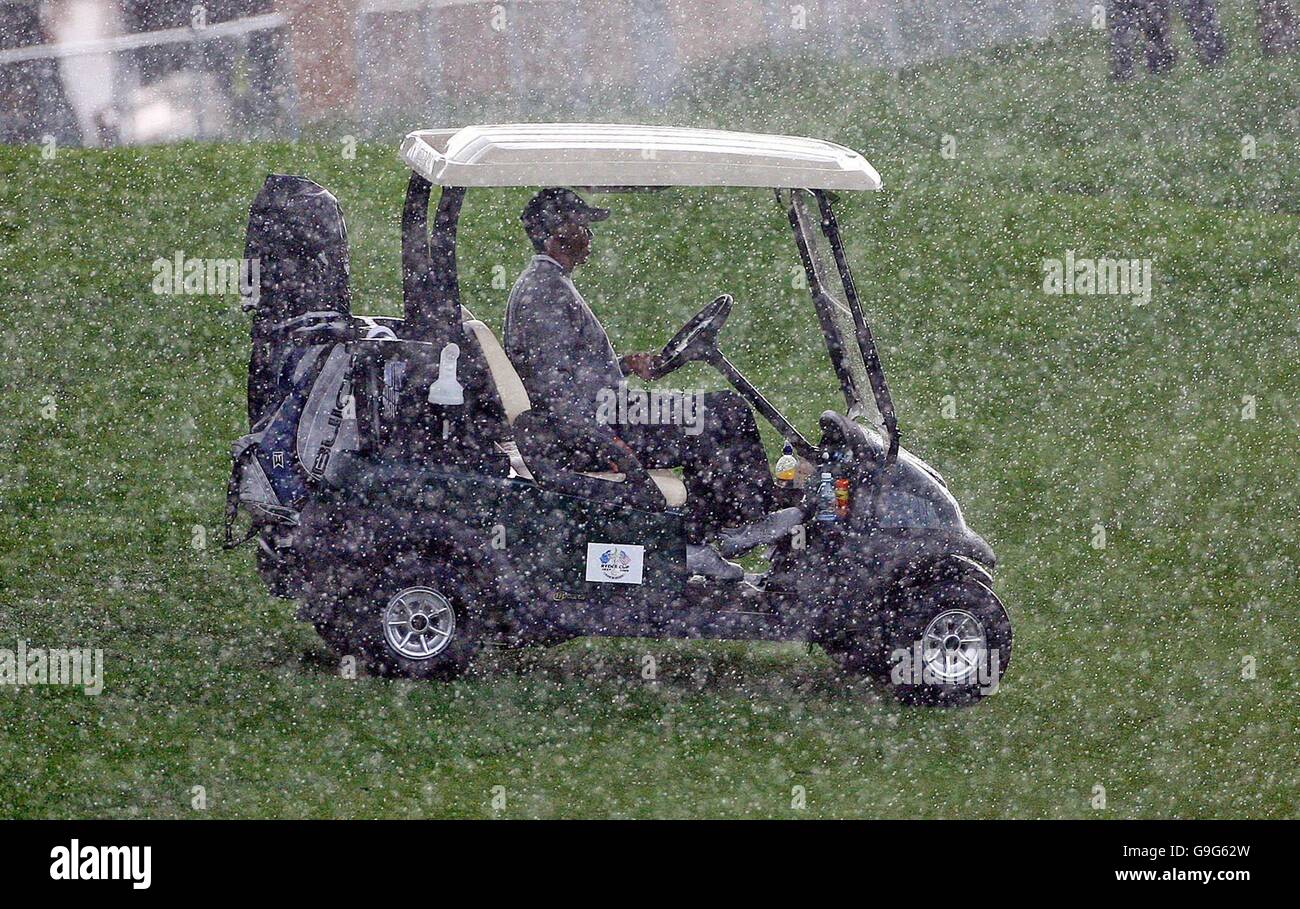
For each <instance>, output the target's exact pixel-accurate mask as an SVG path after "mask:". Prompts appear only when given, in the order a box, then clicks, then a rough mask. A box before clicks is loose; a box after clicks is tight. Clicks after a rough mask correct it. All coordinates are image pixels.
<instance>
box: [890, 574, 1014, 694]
mask: <svg viewBox="0 0 1300 909" xmlns="http://www.w3.org/2000/svg"><path fill="white" fill-rule="evenodd" d="M967 617H969V618H967ZM970 620H973V622H974V624H972V623H971V621H970ZM976 628H978V632H979V633H980V634H976V633H974V632H975V630H976ZM927 631H929V632H931V637H930V641H932V642H934V641H938V640H940V639H941V638H942V639H943V640H944V644H943V645H942V646H938V647H932V648H929V649H927V648H926V645H925V644H924V643H923V639H924V638H925V636H926V633H927ZM945 632H946V634H945ZM963 635H968V636H967V637H963ZM980 635H982V637H983V641H984V643H983V644H982V645H978V644H962V643H961V642H962V641H963V640H967V641H969V640H973V639H975V638H977V637H979V636H980ZM884 638H885V642H886V649H887V653H888V654H889V658H888V663H889V668H888V670H887V672H886V674H885V678H884V682H885V684H886V686H887V687H888V688H889V690H890V692H891V693H892V694H893V695H894V697H896V698H898V700H900V701H902V702H903V703H905V704H925V705H931V706H938V707H963V706H967V705H969V704H974V703H975V702H977V701H979V700H980V699H981V698H984V697H987V696H988V695H990V694H993V693H994V692H995V691H996V690H997V687H998V685H999V684H1000V682H1001V680H1002V679H1003V678H1004V677H1005V675H1006V671H1007V668H1008V667H1009V666H1010V664H1011V639H1012V635H1011V619H1010V618H1009V617H1008V616H1007V611H1006V608H1005V607H1004V606H1003V605H1002V601H1001V600H999V599H998V597H997V594H995V593H994V592H993V591H992V590H991V589H990V588H989V587H987V586H986V585H984V584H983V583H981V582H980V581H978V580H975V579H973V578H966V579H962V580H948V581H940V582H938V583H936V584H933V585H931V586H929V587H924V588H921V589H920V590H919V591H917V592H915V593H914V594H912V596H911V597H909V599H908V600H907V601H906V602H905V603H903V604H901V606H900V608H899V609H898V610H897V612H895V613H894V614H893V615H892V616H891V619H890V621H888V622H887V623H886V626H885V629H884ZM918 647H919V648H920V649H918ZM900 651H901V653H900ZM930 654H933V655H934V656H933V660H932V661H930V659H931V658H930V657H929V655H930ZM918 655H920V656H921V660H920V661H919V662H920V665H919V666H918V665H917V663H918V661H917V659H916V657H917V656H918ZM949 659H950V661H951V667H952V669H951V671H952V674H953V677H951V678H949V677H945V675H944V673H945V671H946V670H945V669H944V668H943V667H944V666H945V665H948V663H947V660H949ZM931 669H934V671H933V672H931V671H930V670H931ZM960 673H967V675H964V676H960V677H959V674H960Z"/></svg>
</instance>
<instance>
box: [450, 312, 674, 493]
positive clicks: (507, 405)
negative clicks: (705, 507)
mask: <svg viewBox="0 0 1300 909" xmlns="http://www.w3.org/2000/svg"><path fill="white" fill-rule="evenodd" d="M462 316H463V318H464V323H463V324H464V326H465V327H466V328H467V329H469V330H470V331H471V332H473V334H474V340H475V341H477V342H478V346H479V348H480V349H481V350H482V351H483V358H484V359H485V360H486V361H487V365H488V371H489V372H490V373H491V374H492V381H493V382H494V383H495V384H496V387H497V395H498V396H499V397H500V398H501V404H502V407H503V408H504V409H505V412H506V420H507V421H508V422H509V423H510V424H511V425H513V424H514V422H515V420H516V419H518V417H519V416H520V414H523V413H527V412H528V411H530V410H531V409H532V406H533V404H532V401H530V400H529V398H528V390H527V389H525V388H524V382H523V380H522V379H521V378H519V373H517V372H516V371H515V367H514V364H512V363H511V362H510V358H509V357H508V356H506V352H505V350H504V349H503V348H502V347H501V344H500V342H499V341H497V338H496V335H495V334H493V333H492V329H490V328H488V326H487V325H486V324H485V323H484V322H481V321H480V320H478V319H475V318H474V317H473V316H472V315H471V314H470V312H469V310H464V309H462ZM501 448H502V450H503V451H504V452H505V453H506V455H507V456H509V458H510V467H511V469H512V470H513V471H514V472H515V473H516V474H517V475H518V476H520V477H523V478H524V479H526V480H531V479H533V474H532V472H531V471H530V470H529V469H528V465H527V464H526V463H525V462H524V459H523V456H522V455H521V454H520V452H519V447H518V445H516V444H515V443H514V442H509V443H504V444H502V445H501ZM581 473H582V475H583V476H586V477H591V478H592V479H596V480H605V481H607V482H611V483H622V482H624V481H625V480H626V476H625V475H624V474H622V473H615V472H613V471H581ZM646 473H647V474H649V475H650V479H651V480H653V481H654V484H655V486H657V487H658V488H659V492H660V493H662V494H663V497H664V501H665V502H667V503H668V507H669V508H680V507H682V506H683V505H685V504H686V484H685V483H683V482H682V479H681V477H679V476H677V474H675V473H673V472H672V471H671V470H662V469H657V470H647V471H646Z"/></svg>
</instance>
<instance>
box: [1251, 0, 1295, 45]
mask: <svg viewBox="0 0 1300 909" xmlns="http://www.w3.org/2000/svg"><path fill="white" fill-rule="evenodd" d="M1259 46H1260V50H1261V51H1262V52H1263V53H1264V56H1266V57H1271V56H1276V55H1277V54H1285V53H1289V52H1291V51H1294V50H1296V49H1298V48H1300V28H1297V27H1296V18H1295V13H1294V12H1292V10H1291V5H1290V4H1289V3H1288V2H1287V0H1259Z"/></svg>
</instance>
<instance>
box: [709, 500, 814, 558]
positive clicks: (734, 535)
mask: <svg viewBox="0 0 1300 909" xmlns="http://www.w3.org/2000/svg"><path fill="white" fill-rule="evenodd" d="M802 523H803V510H802V509H799V508H782V509H781V510H780V511H774V512H772V513H771V514H769V515H764V516H763V517H761V518H759V519H758V520H757V521H753V522H751V523H749V524H746V525H745V526H744V527H736V528H733V529H731V530H724V531H723V532H722V533H720V534H718V550H719V551H720V552H721V553H722V555H723V556H724V557H727V558H730V557H731V556H738V555H742V554H743V553H746V552H749V550H751V549H753V548H754V547H755V546H762V545H763V544H764V543H775V542H776V541H777V540H779V539H781V537H783V536H785V535H786V534H787V533H789V532H790V531H792V530H794V529H795V528H796V527H798V526H799V525H800V524H802Z"/></svg>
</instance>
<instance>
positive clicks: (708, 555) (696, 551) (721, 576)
mask: <svg viewBox="0 0 1300 909" xmlns="http://www.w3.org/2000/svg"><path fill="white" fill-rule="evenodd" d="M686 570H687V571H688V572H690V573H691V574H698V575H702V576H703V577H706V578H717V579H718V580H719V581H743V580H744V579H745V569H743V568H741V567H740V566H739V565H737V564H736V563H735V562H728V561H727V560H726V559H724V558H723V557H722V556H720V555H718V554H717V552H715V551H714V549H713V547H712V546H697V545H695V544H694V543H687V544H686Z"/></svg>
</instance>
